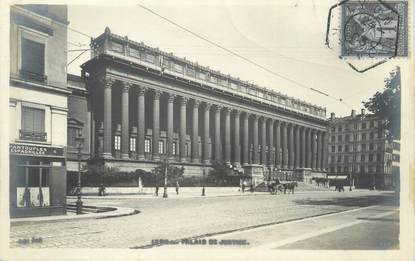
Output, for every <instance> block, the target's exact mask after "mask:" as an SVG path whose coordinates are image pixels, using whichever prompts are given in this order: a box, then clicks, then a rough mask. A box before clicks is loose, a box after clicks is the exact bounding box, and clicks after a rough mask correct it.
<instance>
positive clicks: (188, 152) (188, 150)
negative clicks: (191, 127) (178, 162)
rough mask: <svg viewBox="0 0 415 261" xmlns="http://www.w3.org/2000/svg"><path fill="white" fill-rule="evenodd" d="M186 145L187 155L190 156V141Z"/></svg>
mask: <svg viewBox="0 0 415 261" xmlns="http://www.w3.org/2000/svg"><path fill="white" fill-rule="evenodd" d="M185 145H186V146H185V149H186V157H189V156H190V148H189V144H188V143H186V144H185Z"/></svg>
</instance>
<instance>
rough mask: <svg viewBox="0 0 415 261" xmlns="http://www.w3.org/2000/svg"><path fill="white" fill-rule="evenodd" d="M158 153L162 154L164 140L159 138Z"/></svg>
mask: <svg viewBox="0 0 415 261" xmlns="http://www.w3.org/2000/svg"><path fill="white" fill-rule="evenodd" d="M159 153H160V154H164V140H159Z"/></svg>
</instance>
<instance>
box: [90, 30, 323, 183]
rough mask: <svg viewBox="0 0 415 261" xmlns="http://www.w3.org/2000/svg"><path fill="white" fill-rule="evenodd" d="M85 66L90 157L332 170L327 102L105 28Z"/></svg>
mask: <svg viewBox="0 0 415 261" xmlns="http://www.w3.org/2000/svg"><path fill="white" fill-rule="evenodd" d="M91 46H93V48H94V50H93V51H92V58H91V59H90V60H89V61H88V62H86V63H85V64H83V65H82V77H83V78H84V79H85V82H86V86H87V90H88V92H89V97H90V98H89V99H90V100H89V103H90V104H91V106H90V108H91V113H92V117H91V126H92V128H91V129H92V130H91V133H92V137H91V142H92V145H91V157H92V158H94V159H99V160H100V161H101V160H103V161H104V163H105V165H107V166H111V167H116V168H118V169H119V170H121V171H134V170H136V169H144V170H147V171H150V170H152V169H153V168H154V167H155V166H156V164H157V163H158V162H159V161H160V160H162V159H164V158H167V159H168V160H169V161H170V162H171V164H177V165H179V166H181V165H183V166H184V167H185V175H202V173H203V168H204V166H206V167H210V166H211V164H212V163H213V162H215V161H217V162H223V163H226V164H227V165H228V166H230V167H232V168H236V169H238V170H240V171H244V172H245V173H246V174H247V175H252V176H255V175H257V176H258V177H259V176H261V175H262V173H264V172H265V171H278V170H283V171H287V172H294V171H295V170H297V169H303V170H304V169H305V170H307V171H308V173H309V174H310V175H312V173H315V174H317V173H319V174H324V171H325V169H326V164H325V162H326V160H324V159H325V158H326V150H325V149H324V148H325V147H326V132H327V130H326V128H327V125H328V121H327V120H326V110H325V108H322V107H318V106H315V105H312V104H309V103H306V102H304V101H300V100H298V99H294V98H290V97H287V96H285V95H283V94H281V93H278V92H274V91H271V90H269V89H265V88H262V87H258V86H256V85H254V84H250V83H248V82H246V81H242V80H240V79H237V78H233V77H231V76H229V75H225V74H222V73H220V72H218V71H214V70H211V69H209V68H207V67H203V66H200V65H198V64H197V63H193V62H189V61H187V60H186V59H182V58H178V57H176V56H173V55H172V54H169V53H165V52H162V51H160V50H159V49H158V48H151V47H148V46H146V45H144V44H143V43H138V42H135V41H132V40H129V39H128V37H121V36H118V35H115V34H113V33H111V32H110V30H109V29H108V28H106V30H105V32H104V33H103V34H102V35H100V36H98V37H97V38H95V39H94V40H93V41H92V42H91Z"/></svg>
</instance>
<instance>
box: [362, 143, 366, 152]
mask: <svg viewBox="0 0 415 261" xmlns="http://www.w3.org/2000/svg"><path fill="white" fill-rule="evenodd" d="M365 150H366V144H364V143H363V144H362V151H365Z"/></svg>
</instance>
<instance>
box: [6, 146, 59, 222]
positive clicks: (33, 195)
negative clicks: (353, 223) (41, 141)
mask: <svg viewBox="0 0 415 261" xmlns="http://www.w3.org/2000/svg"><path fill="white" fill-rule="evenodd" d="M9 150H10V182H9V183H10V217H11V218H16V217H34V216H49V215H63V214H66V168H65V151H64V148H62V147H51V146H38V145H25V144H16V143H11V144H10V145H9Z"/></svg>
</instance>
